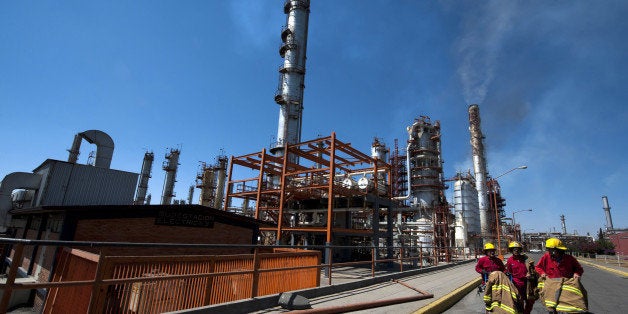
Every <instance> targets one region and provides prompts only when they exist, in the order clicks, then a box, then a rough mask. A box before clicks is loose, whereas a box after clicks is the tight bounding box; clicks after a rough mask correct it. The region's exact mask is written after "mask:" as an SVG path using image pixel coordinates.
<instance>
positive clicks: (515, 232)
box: [512, 208, 532, 241]
mask: <svg viewBox="0 0 628 314" xmlns="http://www.w3.org/2000/svg"><path fill="white" fill-rule="evenodd" d="M531 211H532V209H531V208H530V209H522V210H517V211H514V212H512V232H513V233H514V234H515V236H514V237H513V238H514V239H515V241H517V224H515V214H516V213H520V212H531Z"/></svg>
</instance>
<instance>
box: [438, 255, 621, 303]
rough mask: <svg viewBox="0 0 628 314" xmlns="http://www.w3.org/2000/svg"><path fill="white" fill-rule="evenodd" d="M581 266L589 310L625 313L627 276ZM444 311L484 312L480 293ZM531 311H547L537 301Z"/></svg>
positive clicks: (468, 295)
mask: <svg viewBox="0 0 628 314" xmlns="http://www.w3.org/2000/svg"><path fill="white" fill-rule="evenodd" d="M532 257H533V258H535V260H538V259H539V258H538V256H532ZM582 266H583V268H584V275H583V276H582V284H583V285H584V287H585V289H586V290H587V292H588V295H589V298H588V299H589V311H590V312H591V313H595V314H602V313H627V310H626V309H628V298H627V297H626V295H627V293H628V281H627V280H628V278H627V277H624V276H622V275H620V274H617V273H613V272H609V271H606V270H601V269H599V268H597V267H593V266H589V265H588V264H585V263H582ZM446 313H448V314H463V313H485V311H484V302H483V301H482V295H481V294H478V293H477V292H476V291H472V292H471V293H469V294H467V295H466V296H465V297H464V298H463V299H461V300H460V301H459V302H458V303H456V304H455V305H454V306H453V307H451V308H450V309H449V310H447V312H446ZM532 313H547V311H546V310H545V308H544V307H543V305H542V304H541V302H540V301H537V302H536V303H535V304H534V308H533V310H532Z"/></svg>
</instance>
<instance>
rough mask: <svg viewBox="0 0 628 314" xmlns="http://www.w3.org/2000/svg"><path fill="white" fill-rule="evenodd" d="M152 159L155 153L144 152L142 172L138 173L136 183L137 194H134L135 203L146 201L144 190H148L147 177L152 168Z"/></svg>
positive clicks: (141, 203)
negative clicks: (138, 177)
mask: <svg viewBox="0 0 628 314" xmlns="http://www.w3.org/2000/svg"><path fill="white" fill-rule="evenodd" d="M153 160H155V154H153V152H146V153H145V154H144V161H143V162H142V172H141V173H140V181H139V182H138V184H137V194H136V196H135V202H134V204H135V205H143V204H144V203H145V202H146V192H147V191H148V179H150V177H151V175H150V174H151V171H152V169H153Z"/></svg>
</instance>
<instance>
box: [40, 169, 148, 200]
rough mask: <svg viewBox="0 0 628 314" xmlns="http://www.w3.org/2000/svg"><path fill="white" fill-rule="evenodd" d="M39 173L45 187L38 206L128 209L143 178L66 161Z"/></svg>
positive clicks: (129, 173)
mask: <svg viewBox="0 0 628 314" xmlns="http://www.w3.org/2000/svg"><path fill="white" fill-rule="evenodd" d="M49 161H50V162H49V163H48V164H47V165H45V166H44V167H42V168H40V169H39V170H38V173H39V174H42V175H43V180H42V187H41V188H40V192H39V195H38V197H37V202H36V203H35V206H71V205H128V204H132V203H133V196H134V195H135V187H136V185H137V180H138V177H139V174H137V173H132V172H125V171H119V170H113V169H106V168H99V167H93V166H88V165H80V164H71V163H67V162H62V161H55V160H49Z"/></svg>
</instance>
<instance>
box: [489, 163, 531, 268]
mask: <svg viewBox="0 0 628 314" xmlns="http://www.w3.org/2000/svg"><path fill="white" fill-rule="evenodd" d="M527 168H528V166H519V167H514V168H512V169H510V170H508V171H506V172H504V173H502V174H500V175H498V176H496V177H494V178H492V179H491V180H487V181H486V184H487V185H488V190H489V191H490V192H492V193H493V205H494V207H493V209H494V210H495V232H496V233H497V253H498V257H499V259H501V260H503V259H504V255H503V254H502V245H501V241H502V240H501V235H500V230H499V229H501V223H500V219H499V210H498V209H497V189H496V183H497V178H500V177H503V176H505V175H507V174H509V173H511V172H513V171H515V170H517V169H527Z"/></svg>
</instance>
